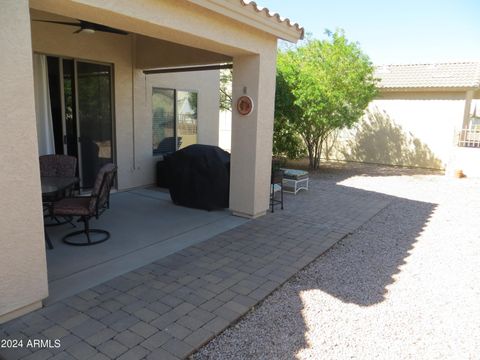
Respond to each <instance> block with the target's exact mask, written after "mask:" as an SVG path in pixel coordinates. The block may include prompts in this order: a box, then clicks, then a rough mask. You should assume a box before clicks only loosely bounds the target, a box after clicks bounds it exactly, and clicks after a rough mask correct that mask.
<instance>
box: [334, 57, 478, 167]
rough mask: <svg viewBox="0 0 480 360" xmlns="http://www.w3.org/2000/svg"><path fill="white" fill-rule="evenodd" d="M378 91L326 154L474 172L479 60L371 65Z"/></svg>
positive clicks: (394, 163) (383, 162)
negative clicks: (349, 128)
mask: <svg viewBox="0 0 480 360" xmlns="http://www.w3.org/2000/svg"><path fill="white" fill-rule="evenodd" d="M376 77H377V78H378V79H380V82H379V84H378V89H379V95H378V97H377V98H376V99H375V100H374V101H372V103H371V104H370V106H369V108H368V113H367V115H366V116H365V118H364V119H362V121H361V122H360V123H359V124H358V125H357V126H356V127H355V128H354V129H351V130H346V131H342V132H340V133H339V134H338V139H337V144H336V146H335V149H334V150H333V151H332V152H331V154H330V155H331V157H332V158H336V159H339V160H349V161H360V162H367V163H378V164H388V165H404V166H415V167H423V168H433V169H446V170H447V172H452V171H454V170H456V169H462V170H463V171H464V173H465V174H466V175H467V176H479V175H480V137H479V134H478V132H477V131H478V130H480V129H479V127H478V125H479V124H480V121H479V115H480V63H477V62H458V63H441V64H411V65H386V66H379V67H377V68H376Z"/></svg>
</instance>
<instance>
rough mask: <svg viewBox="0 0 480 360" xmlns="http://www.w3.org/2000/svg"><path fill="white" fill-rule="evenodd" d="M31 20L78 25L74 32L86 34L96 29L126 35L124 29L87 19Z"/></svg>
mask: <svg viewBox="0 0 480 360" xmlns="http://www.w3.org/2000/svg"><path fill="white" fill-rule="evenodd" d="M33 21H39V22H46V23H52V24H60V25H68V26H79V27H80V29H78V30H76V31H74V32H73V33H74V34H78V33H81V32H83V33H87V34H93V33H95V32H96V31H102V32H107V33H112V34H120V35H128V33H127V32H126V31H123V30H118V29H114V28H111V27H109V26H105V25H100V24H95V23H92V22H89V21H84V20H78V23H75V22H68V21H55V20H33Z"/></svg>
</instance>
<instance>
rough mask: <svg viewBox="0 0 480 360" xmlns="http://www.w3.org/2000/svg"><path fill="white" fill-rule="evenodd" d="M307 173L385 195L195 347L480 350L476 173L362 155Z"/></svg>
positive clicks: (429, 353) (268, 354)
mask: <svg viewBox="0 0 480 360" xmlns="http://www.w3.org/2000/svg"><path fill="white" fill-rule="evenodd" d="M312 179H313V181H315V182H318V183H320V184H321V186H322V187H324V188H325V191H328V189H329V188H332V187H336V188H337V187H342V189H343V191H345V192H346V193H348V192H349V191H354V190H355V191H356V192H358V190H362V191H365V196H369V194H372V196H379V194H381V196H384V197H385V198H386V199H389V200H390V205H389V206H387V207H386V208H385V209H384V210H382V211H381V212H380V213H378V214H377V215H376V216H374V217H373V218H372V219H371V220H370V221H369V222H368V223H366V224H364V225H363V226H362V227H360V228H359V229H358V230H357V231H355V232H354V233H353V234H351V235H350V236H348V237H346V238H344V239H343V240H342V241H340V242H339V243H337V244H336V245H335V246H334V247H333V248H331V249H330V250H329V251H327V252H326V253H324V254H323V255H322V256H320V257H319V258H318V259H316V260H315V261H314V262H313V263H312V264H310V265H309V266H308V267H307V268H305V269H304V270H302V271H301V272H299V273H298V274H297V275H296V276H295V277H294V278H292V279H291V280H290V281H289V282H287V283H285V284H284V285H283V286H282V287H281V288H280V289H278V290H277V291H276V292H274V293H273V294H272V295H271V296H269V297H268V298H267V299H266V300H265V301H264V302H263V303H262V304H261V305H260V306H259V307H258V308H256V309H255V310H254V311H252V312H250V313H248V314H247V315H246V316H245V317H244V318H243V319H242V320H241V321H239V322H238V323H237V324H236V325H234V326H233V327H231V328H229V329H227V330H226V331H225V332H224V333H222V334H221V335H220V336H218V337H217V338H215V339H214V340H212V341H211V342H210V343H208V344H207V345H206V346H204V347H203V348H202V349H200V351H199V352H197V353H196V354H194V356H193V358H194V359H347V358H348V359H352V358H353V359H377V358H378V359H475V358H478V356H479V355H478V354H479V351H480V325H479V324H480V305H479V304H480V302H479V301H480V300H479V299H480V180H478V179H477V180H475V179H453V178H449V177H445V176H443V175H438V174H435V173H433V172H429V171H422V170H410V169H397V168H387V167H376V166H364V165H336V166H332V167H329V168H324V169H322V171H320V172H319V173H318V174H313V176H312ZM318 211H329V209H318Z"/></svg>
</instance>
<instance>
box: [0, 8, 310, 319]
mask: <svg viewBox="0 0 480 360" xmlns="http://www.w3.org/2000/svg"><path fill="white" fill-rule="evenodd" d="M0 18H1V19H0V20H1V24H2V30H3V32H2V35H1V38H0V43H1V44H2V49H3V50H2V51H4V53H5V54H8V56H5V57H2V60H1V61H0V65H1V66H0V69H2V70H1V71H0V79H1V80H2V81H1V82H0V84H1V85H0V87H1V90H2V91H0V94H1V102H0V103H1V105H0V108H1V110H2V114H4V116H3V118H2V124H1V129H0V130H1V131H0V137H1V141H0V150H1V151H0V160H1V163H2V164H4V169H3V170H2V176H1V177H0V180H1V187H0V188H1V189H2V190H1V196H2V199H3V205H4V208H5V209H8V211H4V212H3V211H2V216H1V217H0V221H1V224H0V225H1V226H0V232H1V233H0V238H1V240H2V249H3V251H2V253H1V255H0V264H1V265H0V273H1V274H2V275H1V277H2V281H1V282H0V293H1V294H2V299H1V300H0V322H4V321H7V320H9V319H12V318H15V317H18V316H20V315H22V314H25V313H27V312H30V311H32V310H34V309H37V308H40V307H42V305H43V300H44V299H46V298H47V297H48V296H49V292H50V293H51V294H50V295H52V296H53V295H55V291H54V292H53V293H52V289H55V285H54V283H57V284H60V282H61V281H64V282H69V283H70V281H67V280H66V279H69V277H70V276H73V275H74V274H76V273H79V272H82V271H85V269H86V268H87V267H89V266H90V267H92V266H93V267H94V268H95V267H96V266H99V265H98V264H99V263H102V264H104V268H103V269H102V270H101V271H98V273H104V274H108V273H111V274H114V273H115V271H116V270H115V266H118V267H124V266H125V267H127V268H128V266H131V267H130V269H131V268H133V266H136V265H138V264H136V265H133V264H131V265H128V266H127V265H126V264H125V263H124V264H123V265H121V266H120V265H115V262H116V261H117V260H118V259H119V258H120V259H124V260H125V259H127V258H141V256H139V257H127V256H126V254H127V253H131V252H139V251H140V249H147V248H148V247H151V246H156V245H155V244H156V242H158V243H163V246H165V247H163V248H162V249H163V250H162V251H160V252H163V251H166V252H168V251H167V250H166V249H167V248H168V246H167V245H166V244H167V243H168V239H173V238H176V237H178V236H181V234H184V233H185V231H186V232H189V231H190V232H191V231H193V229H195V228H196V227H197V232H198V231H200V232H201V231H205V232H208V231H210V230H208V227H209V225H208V224H209V223H210V220H211V221H212V222H215V221H216V220H215V219H216V218H215V216H217V215H218V216H220V215H219V214H213V213H212V214H208V216H207V217H206V218H204V219H206V220H201V221H200V220H198V219H197V217H196V215H195V214H197V213H196V212H190V211H189V210H185V209H183V211H182V212H181V214H180V212H179V213H177V210H178V209H175V208H173V207H172V208H169V207H168V205H166V204H164V205H165V206H166V208H165V209H164V210H165V211H163V212H159V214H160V213H162V214H163V213H165V216H164V217H163V218H164V219H165V221H166V220H167V219H170V220H169V221H168V222H167V221H166V222H165V223H164V224H162V222H161V220H159V218H160V219H161V218H162V217H161V215H159V216H158V217H155V216H153V212H151V213H150V212H149V213H148V214H149V215H150V217H149V216H145V217H142V216H141V214H142V213H143V214H146V213H147V209H149V206H152V204H153V201H154V200H153V199H151V197H149V196H150V195H149V196H143V195H140V194H139V193H138V192H136V191H135V193H134V192H132V191H131V189H135V188H140V187H145V186H148V185H151V184H153V183H154V182H155V164H156V162H157V161H158V160H159V157H158V155H157V154H156V152H155V151H152V145H155V140H153V144H152V137H153V136H152V131H153V129H152V127H153V126H152V121H153V120H152V107H153V105H152V94H153V93H154V89H155V88H171V89H173V90H174V91H177V89H178V90H188V91H190V90H192V85H191V81H190V80H191V79H194V80H196V83H197V84H198V88H197V85H196V86H195V88H194V89H193V90H194V91H195V92H197V94H198V128H197V129H198V132H197V133H196V136H197V140H196V141H197V142H198V143H203V144H210V145H217V144H218V91H211V89H210V90H209V89H206V88H201V86H202V85H203V84H209V83H210V81H211V79H212V78H215V76H211V77H210V75H207V74H205V73H204V72H198V73H196V75H195V76H193V77H190V78H187V80H188V81H185V78H183V79H182V78H181V77H179V76H177V75H173V74H166V75H164V74H161V75H158V77H154V76H153V75H152V76H149V75H146V73H145V70H152V69H169V68H181V67H186V66H203V65H211V64H225V63H230V64H232V65H233V89H232V90H233V101H234V102H236V100H237V99H239V98H240V97H242V96H245V95H246V96H248V97H250V99H251V100H252V102H253V105H254V106H253V107H252V108H251V112H250V113H249V115H247V116H242V115H241V114H240V113H238V112H236V111H234V112H233V116H232V145H231V167H230V175H231V177H230V179H231V181H230V202H229V203H230V205H229V206H230V208H229V211H230V213H233V214H234V215H238V216H241V217H244V218H256V217H259V216H262V215H264V214H265V213H266V210H267V209H268V198H269V191H268V190H269V184H270V169H271V148H272V131H273V108H274V95H275V61H276V46H277V39H278V38H281V39H285V40H288V41H292V42H295V41H297V40H298V39H299V38H301V37H302V36H303V29H302V28H300V27H299V26H298V24H292V23H291V22H290V21H289V20H285V19H282V18H280V17H279V16H278V15H276V16H273V15H272V14H270V13H269V12H268V11H262V10H260V9H259V8H258V7H257V6H256V5H255V4H254V3H246V2H243V1H236V0H235V1H234V0H231V1H223V0H208V1H207V0H191V1H182V2H179V1H173V0H164V1H151V0H143V1H135V2H98V1H90V0H68V1H62V2H58V1H54V0H41V1H37V0H30V1H28V0H20V1H7V2H6V3H5V4H3V8H2V13H1V15H0ZM39 20H43V21H39ZM51 21H56V22H57V23H53V22H51ZM59 22H60V23H59ZM62 22H63V23H72V22H76V23H78V24H96V25H95V26H96V27H95V29H96V30H94V31H92V29H91V28H84V27H82V26H79V27H80V28H79V29H75V28H73V27H72V26H71V25H68V24H67V25H65V24H61V23H62ZM105 28H108V29H115V30H116V32H111V31H110V32H108V31H107V32H105V31H103V30H102V29H105ZM83 30H86V31H83ZM32 53H33V54H34V56H35V55H39V56H47V57H48V56H51V57H54V58H55V61H57V63H58V64H59V66H60V75H62V74H63V76H64V81H63V85H65V84H66V83H65V78H66V77H68V76H70V77H68V80H69V81H70V80H72V79H73V80H74V81H73V83H72V82H69V83H68V84H69V86H68V87H66V88H68V89H71V90H72V91H77V92H78V93H80V92H81V91H84V90H85V89H87V90H88V89H89V86H88V84H80V81H79V79H80V80H82V79H83V76H85V77H86V78H88V77H95V76H97V75H98V76H100V75H101V77H102V79H103V80H102V81H103V84H104V87H105V89H108V86H110V90H109V91H107V93H108V96H106V97H105V101H104V102H103V103H102V104H101V107H102V108H103V110H105V111H103V110H102V111H103V112H102V113H101V115H102V116H101V117H98V116H97V117H96V116H95V115H93V116H92V115H91V114H92V111H91V110H95V109H99V107H98V106H97V107H95V106H85V105H84V104H83V105H82V101H84V100H85V98H82V97H77V101H76V102H74V103H71V107H70V108H71V110H72V113H71V114H72V116H73V118H74V117H75V116H77V118H76V122H77V124H76V127H75V128H76V130H77V133H76V134H75V136H72V137H71V139H73V147H72V149H75V148H76V149H77V154H76V156H77V157H78V161H79V169H80V174H79V175H80V185H85V183H87V181H86V180H85V179H86V176H85V174H87V173H88V172H89V171H88V170H89V169H87V168H86V166H87V167H88V166H89V164H91V162H89V161H88V160H89V159H94V160H101V161H98V163H99V164H101V163H102V162H104V160H105V161H108V162H113V163H114V164H115V165H116V166H117V167H118V173H117V174H118V176H117V179H116V183H115V184H116V188H117V191H119V193H118V194H116V195H114V196H112V210H111V211H109V212H106V213H105V214H104V215H103V216H102V218H101V219H100V220H98V226H99V227H100V226H103V225H107V222H109V221H113V220H115V221H118V222H117V223H115V222H113V224H118V226H115V229H109V230H110V231H111V232H112V239H111V240H110V241H107V242H106V243H105V244H104V245H103V244H102V246H105V248H102V247H100V245H98V246H96V247H95V248H92V249H91V250H90V249H87V250H86V251H91V252H92V256H91V258H88V257H84V258H82V257H80V258H79V259H77V260H76V261H75V262H73V261H69V259H72V256H73V252H75V254H77V256H78V249H76V248H75V249H73V248H72V249H69V248H67V247H63V245H61V244H58V241H56V240H55V238H56V237H57V236H60V235H61V232H62V231H66V230H63V229H60V228H58V229H53V228H52V229H49V230H48V231H49V232H50V233H51V236H52V238H54V245H57V246H56V248H55V250H54V251H52V252H51V253H49V254H48V264H47V255H46V251H45V239H44V230H43V211H42V201H41V185H40V176H39V164H38V159H39V157H38V156H39V146H38V145H39V140H38V139H39V136H38V135H39V132H42V131H43V128H42V127H39V126H38V118H37V115H38V113H39V112H38V101H35V100H36V99H35V97H36V93H35V91H34V88H35V87H36V83H35V82H34V76H33V73H34V71H33V69H34V66H33V61H32ZM62 66H64V67H63V70H62ZM72 66H73V67H72ZM69 71H71V72H69ZM62 72H63V73H62ZM69 74H70V75H69ZM210 74H211V72H210ZM67 75H68V76H67ZM214 75H215V74H214ZM216 78H217V79H218V73H217V74H216ZM192 81H193V80H192ZM80 85H81V86H80ZM83 85H85V87H84V88H83V87H82V86H83ZM107 85H108V86H107ZM82 89H83V90H82ZM66 95H68V94H66ZM88 95H89V97H88V98H89V99H94V100H95V101H96V100H98V96H95V94H94V93H93V96H92V93H90V94H88ZM60 99H61V97H60ZM63 101H64V103H62V100H61V101H60V104H61V106H62V109H63V113H64V114H65V115H66V114H67V112H66V111H65V109H67V108H69V104H70V103H69V102H68V101H70V98H68V96H65V99H64V100H63ZM36 105H37V106H36ZM82 106H83V109H82ZM87 110H88V111H87ZM204 110H205V111H204ZM201 111H204V112H203V113H202V114H203V115H201ZM93 113H94V112H93ZM105 114H106V115H105ZM212 114H216V116H212ZM68 115H70V113H68ZM104 115H105V116H107V115H108V117H109V118H108V121H106V122H104V120H105V117H104ZM64 117H65V119H64V122H63V123H62V126H67V124H68V121H69V119H72V118H71V117H68V116H64ZM82 119H90V120H89V121H88V122H86V123H83V122H82V121H83V120H82ZM36 120H37V121H36ZM99 123H101V124H102V127H101V132H99V131H97V130H95V129H94V128H95V127H98V124H99ZM62 130H63V133H64V137H63V138H61V137H59V139H60V141H59V143H58V144H55V145H59V146H57V147H58V148H62V147H63V149H64V151H67V153H68V154H70V150H69V146H70V145H71V144H69V143H68V141H69V140H68V135H69V134H68V132H67V134H65V128H63V129H62ZM100 133H101V135H99V134H100ZM65 135H67V137H65ZM86 135H88V137H89V139H85V137H86ZM92 136H93V138H92ZM174 136H177V135H176V134H175V135H174ZM62 139H63V140H62ZM65 139H66V140H65ZM189 139H190V138H189ZM65 141H67V143H65ZM84 144H94V145H95V146H93V147H91V148H94V149H95V148H96V152H95V151H94V154H97V156H93V157H89V156H87V155H86V152H85V151H86V150H85V146H84ZM65 149H66V150H65ZM56 150H57V149H56ZM74 151H75V150H74ZM56 153H58V150H57V151H56ZM74 155H75V154H74ZM93 173H94V172H93ZM125 191H128V192H127V193H125V194H123V193H122V192H125ZM140 192H141V191H140ZM142 196H143V197H142ZM154 197H155V196H154ZM133 199H135V200H133ZM140 199H142V200H143V201H141V200H140ZM150 200H151V201H150ZM155 201H158V203H161V201H162V200H158V199H156V200H155ZM122 202H123V203H122ZM140 202H142V203H143V204H142V206H141V207H140V208H139V209H138V211H137V213H136V214H135V215H132V214H130V215H127V214H124V213H122V208H123V209H124V208H125V206H126V204H128V207H132V206H133V207H134V206H135V204H139V203H140ZM115 203H117V205H116V204H115ZM157 205H158V204H157ZM117 212H118V213H117ZM224 215H226V214H224ZM210 216H212V217H210ZM222 216H223V215H222ZM177 217H178V219H177ZM149 219H150V220H149ZM177 220H178V222H177ZM197 220H198V221H199V222H197ZM25 221H28V223H29V226H25ZM149 221H152V223H151V224H153V223H155V226H153V227H151V228H149V227H146V228H147V229H152V230H149V231H151V232H150V233H149V234H148V236H145V237H142V236H141V234H142V232H143V231H146V230H145V229H142V228H141V227H142V225H145V223H146V222H147V223H148V222H149ZM203 221H205V222H203ZM229 221H232V222H235V221H233V220H231V219H230V220H229ZM104 222H105V223H104ZM177 223H178V224H182V225H178V229H175V225H176V224H177ZM201 223H202V224H203V225H200V224H201ZM96 225H97V224H96ZM162 225H164V226H162ZM198 226H200V228H198ZM211 227H215V226H213V225H211ZM158 229H161V230H158ZM182 229H183V230H182ZM198 229H200V230H198ZM57 231H58V232H59V233H58V234H57V233H56V232H57ZM147 232H148V231H147ZM159 232H160V233H161V234H162V236H164V237H162V238H158V233H159ZM134 235H135V237H134ZM138 235H140V237H137V236H138ZM115 241H116V242H115ZM182 241H185V242H188V241H187V240H182ZM178 244H181V241H178V242H177V244H176V245H175V246H179V245H178ZM157 245H158V244H157ZM117 246H118V248H116V247H117ZM107 247H108V249H107ZM157 250H158V249H157ZM171 250H172V251H173V250H174V249H173V248H172V249H171ZM60 253H61V254H63V255H64V256H65V259H63V260H62V257H61V256H58V257H56V256H54V254H57V255H58V254H60ZM93 254H94V256H93ZM149 255H150V254H149ZM95 258H96V259H97V260H94V259H95ZM114 259H117V260H115V261H114ZM150 260H151V259H150ZM67 262H68V266H64V265H66V264H67ZM94 263H96V264H97V265H94ZM106 264H109V265H111V267H112V268H111V269H110V267H109V266H107V265H106ZM47 265H48V269H49V270H50V271H51V273H48V272H47ZM107 268H108V270H107ZM66 269H69V270H66ZM116 274H118V272H117V273H116ZM62 279H63V280H62ZM70 280H72V279H70ZM80 282H81V281H80ZM49 283H50V285H49ZM71 283H72V284H73V283H75V281H73V280H72V281H71ZM86 286H87V285H86ZM59 287H60V285H59ZM67 293H68V292H67ZM55 296H56V295H55ZM47 302H48V301H47Z"/></svg>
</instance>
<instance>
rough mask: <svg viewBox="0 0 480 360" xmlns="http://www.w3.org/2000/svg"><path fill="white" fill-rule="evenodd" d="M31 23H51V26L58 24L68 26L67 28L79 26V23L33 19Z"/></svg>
mask: <svg viewBox="0 0 480 360" xmlns="http://www.w3.org/2000/svg"><path fill="white" fill-rule="evenodd" d="M33 21H38V22H46V23H52V24H60V25H69V26H80V24H79V23H74V22H68V21H55V20H36V19H34V20H33Z"/></svg>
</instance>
